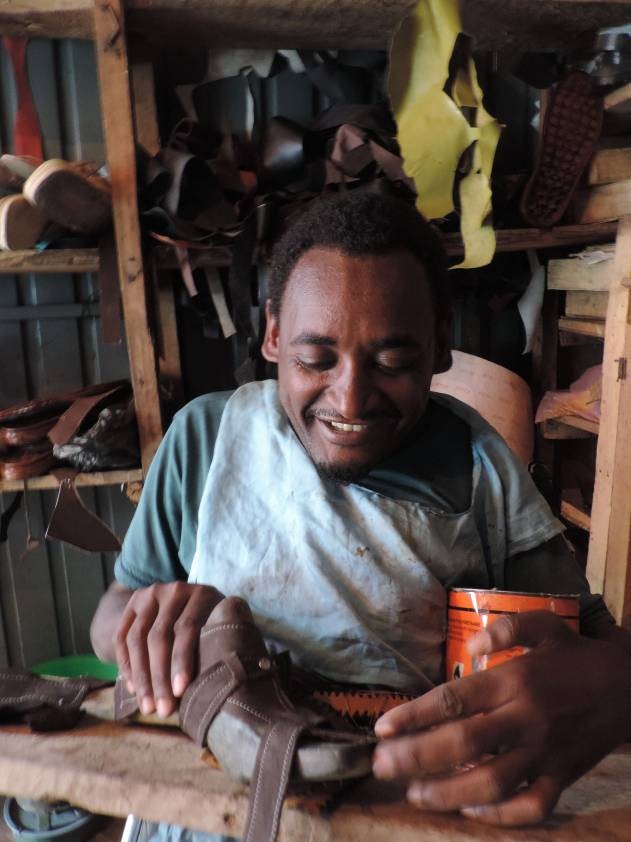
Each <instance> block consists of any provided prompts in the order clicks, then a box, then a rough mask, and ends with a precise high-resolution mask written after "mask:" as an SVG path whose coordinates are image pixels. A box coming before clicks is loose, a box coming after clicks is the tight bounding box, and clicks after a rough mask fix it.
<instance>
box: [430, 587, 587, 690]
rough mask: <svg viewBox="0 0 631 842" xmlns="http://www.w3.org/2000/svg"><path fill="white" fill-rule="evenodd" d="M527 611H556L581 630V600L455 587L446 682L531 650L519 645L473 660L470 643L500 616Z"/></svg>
mask: <svg viewBox="0 0 631 842" xmlns="http://www.w3.org/2000/svg"><path fill="white" fill-rule="evenodd" d="M524 611H552V613H553V614H557V615H558V616H559V617H562V618H563V619H564V620H565V621H566V623H567V624H568V625H569V626H570V627H571V628H572V629H574V630H575V631H578V617H579V607H578V597H577V596H572V595H569V596H568V595H565V594H564V595H562V596H559V595H556V594H527V593H514V592H513V591H485V590H466V589H465V588H454V589H453V590H451V591H449V607H448V611H447V652H446V659H445V660H446V664H445V666H446V680H447V681H451V679H453V678H462V677H463V676H465V675H471V674H472V673H474V672H481V671H482V670H487V669H491V668H492V667H496V666H497V665H498V664H503V663H504V662H505V661H509V660H510V659H511V658H516V657H518V656H519V655H523V654H524V653H525V652H527V651H528V650H527V649H526V648H525V647H523V646H515V647H513V648H512V649H506V650H505V651H504V652H494V653H493V654H492V655H483V656H482V657H479V658H477V657H476V658H472V657H471V655H469V652H468V651H467V645H466V644H467V641H468V640H469V638H471V637H473V635H474V634H476V633H477V632H479V631H481V630H482V629H486V628H487V627H488V626H490V625H492V624H493V622H494V621H495V620H497V619H498V617H501V616H503V615H506V614H519V613H522V612H524Z"/></svg>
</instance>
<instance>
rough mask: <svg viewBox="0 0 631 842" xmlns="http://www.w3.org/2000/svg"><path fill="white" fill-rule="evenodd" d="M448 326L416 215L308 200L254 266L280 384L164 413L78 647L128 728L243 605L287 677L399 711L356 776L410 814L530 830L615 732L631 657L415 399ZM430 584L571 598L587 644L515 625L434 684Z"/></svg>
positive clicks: (511, 467)
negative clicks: (387, 698) (121, 698)
mask: <svg viewBox="0 0 631 842" xmlns="http://www.w3.org/2000/svg"><path fill="white" fill-rule="evenodd" d="M449 313H450V304H449V294H448V282H447V273H446V268H445V258H444V253H443V250H442V247H441V245H440V242H439V240H438V238H437V237H436V235H435V234H434V232H433V231H432V229H431V228H430V227H429V226H428V225H427V223H425V222H424V220H423V219H422V218H421V217H420V215H419V214H417V213H416V211H415V210H414V209H413V208H411V207H409V206H408V205H406V204H404V203H402V202H399V201H397V200H393V199H386V198H384V197H380V196H376V195H369V194H351V195H349V196H346V197H341V198H336V199H327V200H320V201H314V202H313V203H312V205H311V207H310V208H309V210H307V211H306V212H305V213H304V215H303V216H302V217H301V218H300V219H299V220H298V222H296V223H295V224H294V226H292V228H291V229H290V230H289V231H288V232H287V234H285V236H284V237H283V238H282V239H281V241H280V243H279V244H278V245H277V247H276V250H275V254H274V261H273V269H272V282H271V288H270V301H269V303H268V306H267V315H268V322H267V329H266V334H265V339H264V343H263V354H264V356H265V357H266V359H268V360H269V361H271V362H273V363H277V365H278V383H276V382H275V381H265V382H264V383H257V384H249V385H248V386H246V387H243V388H242V389H239V390H237V391H236V392H235V393H233V394H232V395H230V394H222V395H208V396H204V397H202V398H199V399H197V400H196V401H194V402H192V403H191V404H189V405H188V406H187V407H186V408H185V409H184V410H182V411H181V412H180V413H179V414H178V416H177V417H176V419H175V421H174V422H173V425H172V426H171V428H170V430H169V431H168V433H167V435H166V437H165V440H164V442H163V445H162V447H161V449H160V451H159V453H158V455H157V456H156V459H155V461H154V464H153V465H152V469H151V471H150V473H149V476H148V478H147V483H146V485H145V489H144V491H143V495H142V498H141V502H140V505H139V508H138V511H137V513H136V516H135V517H134V520H133V522H132V524H131V526H130V529H129V532H128V534H127V537H126V539H125V543H124V546H123V551H122V553H121V556H120V558H119V560H118V562H117V566H116V577H117V583H115V584H114V585H113V586H112V587H111V588H110V590H109V591H108V592H107V593H106V594H105V596H104V597H103V600H102V602H101V604H100V606H99V608H98V611H97V614H96V616H95V620H94V623H93V630H92V633H93V643H94V647H95V650H96V651H97V653H98V654H99V655H100V656H101V657H103V658H106V659H113V658H114V657H116V660H117V661H118V663H119V666H120V668H121V671H122V673H123V675H124V676H125V678H126V680H127V682H128V685H129V687H130V689H131V690H132V691H133V692H135V693H136V694H137V696H138V700H139V704H140V706H141V709H142V710H143V711H145V712H151V711H153V710H154V709H157V711H158V713H159V714H160V715H167V714H169V713H170V712H171V711H172V710H173V709H174V706H175V700H176V698H177V697H179V696H181V695H182V693H183V691H184V689H185V687H186V686H187V684H188V683H189V682H190V680H191V679H192V677H193V670H194V663H195V652H196V641H197V638H198V635H199V630H200V628H201V626H202V625H203V624H204V622H205V620H206V618H207V617H208V614H209V612H210V610H211V609H212V607H213V606H214V605H215V604H216V603H217V601H218V600H219V599H221V597H222V594H227V595H237V596H242V597H244V598H245V599H246V600H248V602H249V603H250V606H251V607H252V610H253V613H254V616H255V618H256V620H257V622H258V624H259V626H260V628H261V630H262V632H263V634H264V636H265V637H266V639H267V640H268V641H269V642H270V645H272V646H273V647H279V648H286V649H289V650H290V651H291V652H292V655H293V657H294V658H295V660H296V661H297V662H298V663H300V664H301V665H302V666H304V667H306V668H308V669H311V670H314V671H316V672H319V673H321V674H323V675H325V676H326V677H328V678H331V679H334V680H341V681H347V682H353V683H361V684H372V685H382V686H383V685H385V686H389V687H394V688H397V689H401V690H407V691H411V692H415V693H417V694H418V695H419V698H418V699H417V700H416V701H414V702H411V703H409V704H407V705H405V706H403V707H401V708H399V709H397V710H395V711H392V712H390V713H389V714H387V715H386V716H384V717H382V719H381V720H380V722H379V723H378V724H377V729H376V730H377V734H378V736H380V737H383V738H385V739H384V741H383V742H382V743H380V745H379V747H378V749H377V751H376V753H375V765H374V769H375V774H377V775H378V776H379V777H383V778H395V777H402V778H407V779H409V780H410V782H411V783H410V787H409V791H408V795H409V797H410V799H411V800H412V801H413V802H414V803H417V804H419V806H422V807H425V808H429V809H444V810H458V809H460V810H462V812H464V813H465V814H467V815H474V816H475V817H476V818H478V819H481V820H483V821H489V822H495V823H505V824H520V823H528V822H533V821H538V820H540V819H541V818H543V816H544V815H546V814H547V813H548V812H549V811H550V810H551V809H552V808H553V806H554V804H555V803H556V800H557V799H558V796H559V794H560V792H561V790H562V789H563V787H565V786H567V784H568V783H569V782H571V781H572V780H574V779H575V778H576V777H577V776H579V775H580V774H582V773H583V772H584V771H585V770H586V769H588V768H589V767H590V766H591V765H593V764H594V763H595V762H597V760H599V759H600V758H601V757H602V756H603V755H604V754H605V753H607V752H608V751H609V750H610V749H611V748H612V747H613V746H614V745H615V744H616V743H617V742H620V741H622V740H624V739H625V738H626V737H628V736H631V716H630V712H629V701H630V700H631V656H630V654H629V652H631V645H630V644H629V640H628V638H627V637H626V636H625V635H624V633H623V632H621V630H619V629H616V628H615V626H614V625H613V622H612V620H611V617H610V616H609V614H608V613H607V611H606V609H605V608H604V605H603V603H602V600H600V598H598V597H592V596H590V595H589V589H588V586H587V583H586V581H585V579H584V577H583V575H582V574H581V573H580V571H579V570H578V568H577V566H576V564H575V562H574V560H573V557H572V555H571V554H570V553H569V552H568V550H567V547H566V545H565V542H564V539H563V537H562V535H561V532H562V527H561V525H560V524H559V523H558V521H557V520H556V519H555V518H554V517H553V516H552V515H551V513H550V511H549V509H548V507H547V505H546V504H545V502H544V501H543V499H542V498H541V497H540V496H539V494H538V493H537V492H536V490H535V488H534V486H533V485H532V482H531V480H530V477H529V476H528V474H527V473H526V471H525V470H524V469H523V467H522V466H521V465H520V464H519V462H518V461H517V459H516V458H515V457H514V456H513V455H512V454H511V452H510V451H509V449H508V448H507V446H506V445H505V444H504V442H503V441H502V440H501V438H500V437H499V436H498V435H497V433H495V431H493V430H492V428H490V427H489V425H487V424H486V423H485V422H484V421H483V420H482V419H481V418H480V416H478V415H477V413H475V412H474V411H472V410H471V409H469V408H468V407H465V406H464V405H463V404H461V403H460V402H458V401H456V400H454V399H450V398H448V397H445V396H440V397H439V396H430V393H429V387H430V381H431V378H432V375H433V374H434V373H436V372H439V371H445V370H446V369H447V368H448V367H449V365H450V354H449V348H448V334H449ZM186 579H188V582H185V581H184V580H186ZM451 586H469V587H483V588H484V587H503V588H508V589H514V590H529V591H547V592H565V593H580V594H581V622H582V627H583V632H584V633H585V634H589V635H591V636H592V638H599V639H588V638H584V637H579V636H578V635H575V634H573V633H571V632H570V631H569V630H568V629H566V627H565V626H564V625H563V623H562V622H560V621H558V620H557V618H555V617H553V616H552V615H550V616H548V615H543V616H542V615H540V614H530V615H522V616H521V617H519V623H518V624H517V623H508V624H507V623H499V622H498V623H496V624H495V625H494V626H492V627H491V628H490V630H489V631H487V632H484V633H483V634H482V635H481V636H479V637H478V639H477V640H476V641H474V644H473V645H474V647H477V652H478V653H482V652H483V651H490V650H491V649H497V648H504V647H506V646H508V645H512V644H513V643H514V642H519V643H522V644H524V645H527V646H532V647H533V651H532V652H530V653H529V654H527V655H525V656H524V657H522V658H520V659H516V660H514V661H511V662H510V663H508V664H505V665H502V666H500V667H497V668H496V669H494V670H491V671H489V672H488V673H481V674H478V675H475V676H472V677H470V678H466V679H463V680H461V681H460V682H450V683H449V684H447V685H441V681H442V668H443V667H442V656H443V644H444V637H445V626H446V618H445V606H446V588H447V587H451ZM625 648H626V649H625ZM626 650H628V651H626ZM437 685H438V686H437ZM432 688H434V689H432ZM480 712H484V713H485V714H486V716H484V717H480V716H478V715H477V714H478V713H480ZM430 728H431V730H428V729H430ZM577 734H580V738H579V739H576V737H577ZM489 755H491V756H492V758H491V759H485V758H488V756H489ZM481 760H483V761H484V762H482V763H481V764H480V763H478V764H477V765H475V764H476V761H481ZM463 764H468V766H467V767H464V766H463ZM472 765H473V768H471V766H472ZM428 772H429V773H431V774H432V775H433V777H432V779H431V780H425V781H423V780H421V776H422V775H424V774H426V773H428Z"/></svg>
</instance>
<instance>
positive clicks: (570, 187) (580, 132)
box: [520, 71, 603, 228]
mask: <svg viewBox="0 0 631 842" xmlns="http://www.w3.org/2000/svg"><path fill="white" fill-rule="evenodd" d="M602 115H603V105H602V99H601V98H600V97H597V96H595V95H594V94H593V93H592V88H591V80H590V78H589V76H587V75H586V74H585V73H582V72H580V71H573V72H571V73H570V74H568V76H567V77H566V78H565V79H562V80H561V82H559V85H558V87H557V90H556V91H555V92H554V94H553V96H552V100H551V102H550V105H549V106H548V111H547V112H546V115H545V119H544V124H543V137H542V141H541V148H540V153H539V159H538V161H537V165H536V167H535V170H534V172H533V174H532V176H531V177H530V179H529V181H528V184H527V185H526V188H525V189H524V192H523V195H522V197H521V201H520V212H521V216H522V218H523V219H524V221H525V222H526V223H528V224H529V225H533V226H535V227H543V228H548V227H551V226H552V225H556V224H557V223H558V222H560V220H561V218H562V216H563V214H564V213H565V211H566V210H567V207H568V205H569V203H570V201H571V199H572V195H573V193H574V190H575V188H576V186H577V184H578V182H579V179H580V177H581V174H582V173H583V170H584V169H585V167H586V166H587V164H588V163H589V161H590V160H591V158H592V156H593V154H594V150H595V149H596V144H597V143H598V139H599V137H600V129H601V126H602Z"/></svg>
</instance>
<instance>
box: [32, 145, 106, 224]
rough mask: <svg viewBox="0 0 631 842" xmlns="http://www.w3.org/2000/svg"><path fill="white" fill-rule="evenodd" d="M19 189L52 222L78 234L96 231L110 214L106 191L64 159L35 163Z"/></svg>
mask: <svg viewBox="0 0 631 842" xmlns="http://www.w3.org/2000/svg"><path fill="white" fill-rule="evenodd" d="M22 193H23V195H24V197H25V198H26V199H27V201H29V202H30V203H31V204H32V205H34V206H35V207H37V208H39V209H40V210H41V211H42V212H44V213H45V214H46V215H47V216H48V217H49V219H51V220H52V221H53V222H56V223H57V224H58V225H61V226H63V227H64V228H67V229H68V230H70V231H75V232H77V233H80V234H96V233H98V232H99V231H102V230H104V229H105V228H107V226H108V225H109V223H110V220H111V218H112V200H111V195H110V193H109V191H108V190H106V189H104V188H102V187H99V186H97V184H96V183H94V182H91V181H90V180H89V179H88V178H86V177H85V176H83V175H81V173H80V172H79V171H78V170H77V168H76V167H73V166H72V165H71V164H69V163H68V162H67V161H62V160H59V159H51V160H50V161H46V162H45V163H43V164H42V165H41V166H39V167H37V169H36V170H35V172H33V173H32V174H31V175H30V176H29V177H28V178H27V180H26V181H25V182H24V187H23V188H22Z"/></svg>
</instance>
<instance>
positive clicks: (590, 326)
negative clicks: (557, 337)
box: [559, 316, 605, 339]
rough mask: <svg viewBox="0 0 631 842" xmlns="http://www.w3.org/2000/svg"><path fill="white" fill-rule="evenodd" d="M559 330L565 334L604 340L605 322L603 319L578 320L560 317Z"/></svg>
mask: <svg viewBox="0 0 631 842" xmlns="http://www.w3.org/2000/svg"><path fill="white" fill-rule="evenodd" d="M559 330H562V331H565V332H566V333H577V334H579V335H580V336H591V337H594V338H595V339H604V338H605V322H604V320H603V319H579V318H569V317H568V316H561V318H560V319H559Z"/></svg>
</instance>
